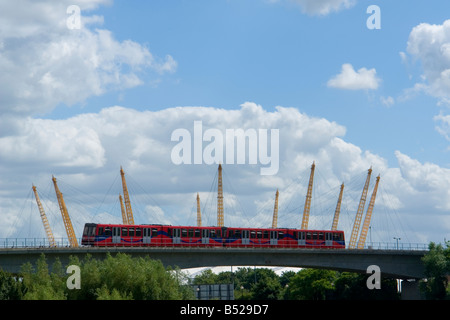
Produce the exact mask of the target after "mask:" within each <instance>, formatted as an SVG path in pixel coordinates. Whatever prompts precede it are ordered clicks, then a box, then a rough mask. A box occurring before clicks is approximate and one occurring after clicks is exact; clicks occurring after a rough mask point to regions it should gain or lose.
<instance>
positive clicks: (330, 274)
mask: <svg viewBox="0 0 450 320" xmlns="http://www.w3.org/2000/svg"><path fill="white" fill-rule="evenodd" d="M335 279H336V272H335V271H331V270H322V269H302V270H300V271H299V272H297V274H296V275H295V276H293V277H292V280H291V282H290V284H289V295H288V298H289V299H292V300H325V299H326V297H327V295H329V294H330V293H331V292H332V291H333V289H334V284H333V283H334V281H335Z"/></svg>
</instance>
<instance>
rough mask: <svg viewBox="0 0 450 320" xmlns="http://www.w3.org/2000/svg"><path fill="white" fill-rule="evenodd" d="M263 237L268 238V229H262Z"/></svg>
mask: <svg viewBox="0 0 450 320" xmlns="http://www.w3.org/2000/svg"><path fill="white" fill-rule="evenodd" d="M263 238H264V239H268V238H269V231H267V230H264V232H263Z"/></svg>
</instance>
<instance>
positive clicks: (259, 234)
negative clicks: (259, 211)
mask: <svg viewBox="0 0 450 320" xmlns="http://www.w3.org/2000/svg"><path fill="white" fill-rule="evenodd" d="M256 237H257V238H258V239H261V238H262V232H261V231H258V232H256Z"/></svg>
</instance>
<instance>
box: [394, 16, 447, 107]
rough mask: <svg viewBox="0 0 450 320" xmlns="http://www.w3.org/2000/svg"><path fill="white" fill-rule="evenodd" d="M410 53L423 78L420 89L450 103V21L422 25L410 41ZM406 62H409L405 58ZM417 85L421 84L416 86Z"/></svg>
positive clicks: (408, 51)
mask: <svg viewBox="0 0 450 320" xmlns="http://www.w3.org/2000/svg"><path fill="white" fill-rule="evenodd" d="M407 53H408V54H409V55H410V56H411V58H412V60H413V61H419V62H420V65H421V67H422V69H423V70H422V71H423V74H422V76H421V82H423V83H419V85H420V87H421V88H423V89H424V90H425V92H427V93H428V94H430V95H432V96H434V97H437V98H438V99H439V100H440V102H442V103H448V102H449V101H450V95H449V89H450V20H446V21H444V23H443V24H440V25H436V24H429V23H421V24H419V25H417V26H415V27H414V28H413V29H412V31H411V33H410V35H409V39H408V45H407ZM402 60H403V61H405V60H406V56H405V54H403V55H402ZM416 85H417V84H416Z"/></svg>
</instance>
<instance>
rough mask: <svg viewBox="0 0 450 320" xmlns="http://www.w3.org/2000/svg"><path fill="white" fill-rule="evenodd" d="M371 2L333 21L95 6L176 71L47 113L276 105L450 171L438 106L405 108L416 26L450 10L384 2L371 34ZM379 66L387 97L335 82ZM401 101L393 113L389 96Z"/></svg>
mask: <svg viewBox="0 0 450 320" xmlns="http://www.w3.org/2000/svg"><path fill="white" fill-rule="evenodd" d="M370 4H372V3H371V2H370V1H358V2H357V3H356V5H354V6H353V7H351V8H349V9H346V10H345V9H342V10H340V11H339V12H333V13H330V14H328V15H326V16H317V15H309V14H305V13H303V12H302V8H301V6H300V5H298V4H295V3H294V2H292V1H291V2H289V1H279V2H275V3H270V2H268V1H259V0H258V1H256V0H254V1H176V2H170V3H169V2H167V1H147V2H142V1H132V2H130V1H127V2H125V1H115V2H114V3H113V4H112V5H107V6H102V7H100V8H98V9H97V10H95V11H94V12H95V13H96V14H99V15H102V16H103V17H104V23H103V25H102V27H103V28H106V29H108V30H110V31H111V32H113V34H114V37H115V38H116V39H117V40H118V41H124V40H129V39H130V40H133V41H136V42H138V43H140V44H142V45H144V46H146V47H148V48H149V49H150V51H151V52H152V53H153V54H154V55H157V56H159V57H164V56H165V55H166V54H170V55H171V56H172V57H174V59H175V60H176V62H177V64H178V65H177V69H176V72H174V73H171V74H167V75H162V76H159V75H157V74H156V76H155V72H148V71H147V70H144V71H143V72H142V75H141V76H142V79H144V81H145V83H144V84H143V85H141V86H138V87H135V88H131V89H127V90H119V91H112V92H107V93H106V94H103V95H101V96H99V97H91V98H89V99H87V100H86V101H83V102H82V103H81V104H80V105H79V106H72V107H71V108H67V107H65V106H61V107H59V108H56V109H55V110H53V112H51V113H50V114H48V115H46V116H47V117H67V116H69V115H73V114H77V113H82V112H91V111H94V112H96V111H98V110H100V109H101V108H103V107H106V106H109V105H115V104H119V105H125V106H130V107H133V108H136V109H139V110H160V109H163V108H168V107H175V106H214V107H220V108H226V109H236V108H238V106H239V105H240V104H241V103H243V102H245V101H254V102H257V103H259V104H261V105H263V106H264V108H266V109H268V110H273V108H274V107H275V106H277V105H281V106H285V107H294V108H297V109H299V110H300V111H301V112H305V113H307V114H308V115H311V116H317V117H325V118H326V119H328V120H330V121H336V122H338V123H339V124H341V125H343V126H345V127H346V128H347V132H346V138H347V140H348V141H351V142H352V143H355V144H357V145H358V146H361V147H363V148H364V149H368V150H371V151H373V152H375V153H378V154H381V155H382V156H384V157H386V158H387V159H389V161H395V159H394V156H393V154H394V151H395V150H401V151H404V152H406V153H408V154H409V155H411V156H414V158H416V159H418V160H420V161H422V162H426V161H430V162H434V163H437V164H440V165H444V166H447V165H448V164H449V161H448V160H447V158H448V150H447V147H448V146H447V144H448V143H447V141H446V140H445V139H444V138H443V137H442V136H441V135H440V134H439V133H438V132H437V131H436V130H435V126H436V123H435V121H433V117H434V116H435V115H436V114H438V113H439V110H440V108H439V107H438V106H437V105H436V104H437V102H436V99H435V98H434V97H429V96H426V95H424V94H419V95H417V96H416V97H415V98H414V99H408V100H406V101H398V97H399V96H401V95H402V94H403V91H404V90H406V89H408V88H412V87H413V86H414V84H415V83H416V82H419V81H420V75H421V69H420V62H415V63H413V62H412V63H411V64H410V65H405V63H403V62H402V59H401V57H400V52H405V51H406V46H407V41H408V37H409V34H410V32H411V30H412V28H413V27H414V26H416V25H418V24H419V23H422V22H427V23H430V24H441V23H442V22H443V21H445V19H446V14H447V12H448V10H446V9H448V8H449V6H450V5H449V4H447V3H446V2H445V1H438V2H434V3H433V5H430V4H427V3H425V2H421V1H416V2H414V3H411V2H410V1H395V2H393V1H377V3H376V4H377V5H379V7H380V9H381V19H382V20H381V21H382V22H381V29H380V30H369V29H368V28H367V27H366V20H367V19H368V18H369V16H370V14H367V13H366V9H367V7H368V6H369V5H370ZM344 63H350V64H352V66H353V67H354V68H355V69H359V68H361V67H366V68H368V69H370V68H375V69H376V71H377V75H378V76H379V77H380V78H381V84H380V86H379V88H378V89H376V90H358V91H353V90H351V91H348V90H339V89H333V88H329V87H327V81H328V80H329V79H330V78H331V77H332V76H333V75H335V74H338V73H339V71H340V69H341V65H342V64H344ZM382 97H383V98H387V97H392V98H394V99H396V102H395V103H394V105H393V106H386V105H384V104H383V103H382V102H381V100H380V99H381V98H382Z"/></svg>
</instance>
